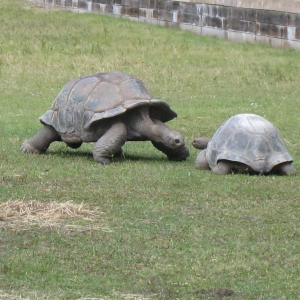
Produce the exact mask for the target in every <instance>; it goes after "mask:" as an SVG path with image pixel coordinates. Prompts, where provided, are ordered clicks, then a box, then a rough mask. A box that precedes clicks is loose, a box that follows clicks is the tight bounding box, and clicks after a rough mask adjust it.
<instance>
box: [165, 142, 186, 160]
mask: <svg viewBox="0 0 300 300" xmlns="http://www.w3.org/2000/svg"><path fill="white" fill-rule="evenodd" d="M189 156H190V151H189V148H188V147H187V146H186V145H185V144H184V145H182V146H181V147H179V148H177V149H175V150H173V151H172V153H170V154H169V155H168V159H169V160H172V161H183V160H186V159H187V158H188V157H189Z"/></svg>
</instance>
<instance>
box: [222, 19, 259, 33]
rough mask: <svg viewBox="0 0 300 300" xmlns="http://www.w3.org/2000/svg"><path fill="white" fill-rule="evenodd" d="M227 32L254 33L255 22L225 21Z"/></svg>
mask: <svg viewBox="0 0 300 300" xmlns="http://www.w3.org/2000/svg"><path fill="white" fill-rule="evenodd" d="M226 28H227V30H233V31H241V32H246V33H253V34H255V33H256V22H250V21H246V20H245V21H244V20H235V19H229V20H228V21H227V26H226Z"/></svg>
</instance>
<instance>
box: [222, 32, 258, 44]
mask: <svg viewBox="0 0 300 300" xmlns="http://www.w3.org/2000/svg"><path fill="white" fill-rule="evenodd" d="M226 34H227V39H228V40H229V41H232V42H248V43H251V44H255V42H256V41H255V35H254V34H250V33H246V32H238V31H231V30H228V31H227V32H226Z"/></svg>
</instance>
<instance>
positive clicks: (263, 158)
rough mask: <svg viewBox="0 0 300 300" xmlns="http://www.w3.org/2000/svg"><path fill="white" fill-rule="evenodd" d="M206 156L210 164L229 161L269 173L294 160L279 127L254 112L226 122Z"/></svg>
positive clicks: (236, 116) (210, 144) (213, 140)
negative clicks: (274, 168)
mask: <svg viewBox="0 0 300 300" xmlns="http://www.w3.org/2000/svg"><path fill="white" fill-rule="evenodd" d="M206 159H207V162H208V164H209V166H210V167H215V166H216V165H217V163H218V161H219V160H229V161H235V162H240V163H243V164H246V165H248V166H249V167H251V168H252V169H253V170H254V171H257V172H266V173H267V172H269V171H270V170H271V169H273V167H274V166H276V165H278V164H280V163H283V162H292V161H293V158H292V157H291V156H290V154H289V153H288V152H287V150H286V148H285V146H284V144H283V141H282V139H281V137H280V135H279V132H278V130H277V129H276V127H275V126H274V125H273V124H272V123H270V122H269V121H267V120H266V119H265V118H263V117H260V116H258V115H254V114H239V115H235V116H233V117H231V118H230V119H228V120H227V121H226V122H225V123H223V124H222V125H221V126H220V127H219V129H218V130H217V131H216V133H215V134H214V136H213V138H212V140H211V141H210V142H209V143H208V145H207V150H206Z"/></svg>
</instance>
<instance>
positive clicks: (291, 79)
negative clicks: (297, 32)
mask: <svg viewBox="0 0 300 300" xmlns="http://www.w3.org/2000/svg"><path fill="white" fill-rule="evenodd" d="M0 30H1V34H0V91H1V93H0V97H1V99H0V132H1V134H0V189H1V193H0V299H106V300H109V299H118V300H119V299H140V300H141V299H171V300H175V299H181V300H190V299H192V300H193V299H299V298H300V285H299V278H300V269H299V265H300V184H299V175H296V176H286V177H280V176H248V175H227V176H218V175H214V174H212V173H210V172H208V171H199V170H196V169H195V168H194V161H195V158H196V156H197V154H198V153H199V150H196V149H194V148H193V147H192V145H191V143H192V141H193V139H194V138H195V137H199V136H212V135H213V134H214V132H215V131H216V130H217V128H218V127H219V126H220V125H221V124H222V123H223V122H224V121H225V120H227V119H228V118H229V117H230V116H232V115H234V114H238V113H254V114H258V115H261V116H263V117H265V118H267V119H268V120H269V121H270V122H272V123H273V124H274V125H275V126H276V127H277V128H278V130H279V131H280V133H281V136H282V139H283V140H284V143H285V145H286V148H287V149H288V151H289V153H290V154H291V155H292V157H293V158H294V163H293V165H294V166H295V168H296V169H297V170H298V171H299V172H300V150H299V148H300V147H299V146H300V134H299V124H300V100H299V99H300V98H299V97H300V88H299V74H300V53H299V52H296V51H293V50H284V49H275V48H270V47H267V46H263V45H250V44H238V43H231V42H228V41H224V40H218V39H216V38H213V37H199V36H195V35H193V34H190V33H188V32H183V31H179V30H173V29H166V28H162V27H156V26H149V25H146V24H141V23H134V22H130V21H128V20H126V19H117V18H113V17H108V16H102V15H94V14H74V13H72V12H69V11H63V10H58V9H49V10H45V9H42V8H37V7H34V6H33V5H32V4H30V3H28V2H26V1H18V0H0ZM109 71H122V72H126V73H130V74H132V75H134V76H136V77H138V78H140V79H142V80H143V81H144V82H145V83H146V84H147V85H148V87H149V88H150V90H151V91H152V93H153V94H154V95H155V97H156V98H161V99H163V100H165V101H167V102H168V103H169V104H170V105H171V107H172V108H173V109H174V110H175V111H176V112H177V113H178V118H176V119H174V120H172V121H170V122H168V125H169V126H171V127H172V128H174V129H175V130H177V131H179V132H180V133H181V134H182V135H183V136H184V138H185V141H186V143H187V144H188V146H189V148H190V154H191V156H190V157H189V158H188V159H187V160H186V161H184V162H171V161H168V159H167V157H166V156H165V155H164V154H162V153H161V152H159V151H158V150H157V149H155V148H154V147H153V146H152V144H151V143H150V142H128V143H126V144H125V146H124V147H123V151H124V159H123V160H122V161H120V162H118V161H116V162H114V163H112V164H110V165H106V166H103V165H100V164H97V163H96V162H95V161H94V160H93V157H92V154H91V151H92V149H93V144H84V145H83V146H82V147H81V148H79V149H77V150H73V149H71V148H68V147H67V146H66V145H65V144H63V143H58V142H56V143H53V144H51V146H50V148H49V149H48V151H47V152H46V154H43V155H40V156H35V155H29V154H24V153H21V152H20V151H19V148H20V146H21V144H22V143H23V141H24V140H26V139H29V138H30V137H32V136H33V135H34V134H35V133H36V132H37V131H38V130H39V129H40V128H41V124H40V123H39V121H38V117H39V116H41V115H43V114H44V112H45V111H46V110H48V109H49V108H50V106H51V104H52V102H53V100H54V99H55V97H56V95H57V94H58V92H59V91H60V89H61V88H62V87H63V86H64V85H65V84H66V83H67V82H68V81H70V80H71V79H73V78H76V77H78V76H84V75H87V74H91V73H95V72H109ZM299 174H300V173H299Z"/></svg>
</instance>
